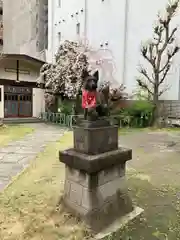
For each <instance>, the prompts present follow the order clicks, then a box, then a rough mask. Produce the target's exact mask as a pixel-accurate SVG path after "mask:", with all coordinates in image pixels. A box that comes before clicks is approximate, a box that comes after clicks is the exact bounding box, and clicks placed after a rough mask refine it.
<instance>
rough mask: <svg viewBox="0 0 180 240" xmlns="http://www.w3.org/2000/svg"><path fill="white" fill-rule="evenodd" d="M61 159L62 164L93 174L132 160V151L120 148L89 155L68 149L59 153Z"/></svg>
mask: <svg viewBox="0 0 180 240" xmlns="http://www.w3.org/2000/svg"><path fill="white" fill-rule="evenodd" d="M59 158H60V161H61V162H63V163H65V164H66V165H67V166H69V167H71V168H74V169H78V170H82V171H84V172H86V173H90V174H92V173H96V172H99V171H101V170H104V169H108V168H110V167H112V166H115V165H119V164H123V163H125V162H126V161H129V160H131V159H132V150H131V149H127V148H119V149H117V150H114V151H109V152H106V153H102V154H97V155H88V154H83V153H80V152H77V151H75V150H74V149H67V150H65V151H61V152H59Z"/></svg>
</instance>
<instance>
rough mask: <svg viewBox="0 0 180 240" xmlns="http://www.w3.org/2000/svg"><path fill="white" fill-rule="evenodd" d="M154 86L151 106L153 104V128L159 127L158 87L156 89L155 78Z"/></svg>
mask: <svg viewBox="0 0 180 240" xmlns="http://www.w3.org/2000/svg"><path fill="white" fill-rule="evenodd" d="M155 82H156V83H155V85H154V94H153V104H154V110H153V121H152V125H153V126H154V127H159V95H158V94H159V87H158V82H159V81H158V77H156V81H155Z"/></svg>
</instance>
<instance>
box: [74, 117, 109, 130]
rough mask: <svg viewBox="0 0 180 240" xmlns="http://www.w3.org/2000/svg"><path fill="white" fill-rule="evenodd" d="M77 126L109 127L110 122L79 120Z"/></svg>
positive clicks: (106, 120)
mask: <svg viewBox="0 0 180 240" xmlns="http://www.w3.org/2000/svg"><path fill="white" fill-rule="evenodd" d="M78 125H79V126H80V127H83V128H97V127H98V128H99V127H107V126H110V121H109V120H108V119H99V120H96V121H88V120H80V121H79V124H78Z"/></svg>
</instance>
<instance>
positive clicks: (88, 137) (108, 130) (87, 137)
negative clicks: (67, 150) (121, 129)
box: [73, 126, 118, 155]
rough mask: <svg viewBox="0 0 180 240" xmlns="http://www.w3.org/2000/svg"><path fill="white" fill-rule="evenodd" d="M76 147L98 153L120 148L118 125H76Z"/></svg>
mask: <svg viewBox="0 0 180 240" xmlns="http://www.w3.org/2000/svg"><path fill="white" fill-rule="evenodd" d="M73 135H74V149H75V150H76V151H78V152H81V153H86V154H90V155H96V154H100V153H104V152H108V151H113V150H116V149H117V148H118V127H117V126H108V127H99V128H83V127H75V128H74V131H73Z"/></svg>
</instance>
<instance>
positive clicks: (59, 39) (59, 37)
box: [58, 32, 62, 43]
mask: <svg viewBox="0 0 180 240" xmlns="http://www.w3.org/2000/svg"><path fill="white" fill-rule="evenodd" d="M61 37H62V36H61V32H58V43H60V42H61Z"/></svg>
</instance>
